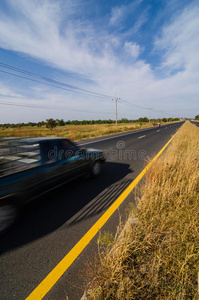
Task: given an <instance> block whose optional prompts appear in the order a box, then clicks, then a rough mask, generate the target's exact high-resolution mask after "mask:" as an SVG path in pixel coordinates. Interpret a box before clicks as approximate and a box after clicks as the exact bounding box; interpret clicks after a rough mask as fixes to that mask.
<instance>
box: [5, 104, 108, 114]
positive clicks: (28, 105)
mask: <svg viewBox="0 0 199 300" xmlns="http://www.w3.org/2000/svg"><path fill="white" fill-rule="evenodd" d="M0 104H1V105H6V106H7V105H8V106H20V107H31V108H42V109H56V110H67V111H76V112H81V113H92V114H93V113H96V114H100V115H101V114H103V115H110V114H111V113H108V112H106V113H105V112H104V113H102V112H99V111H98V112H96V111H95V112H94V111H86V110H76V109H71V108H63V107H60V108H58V107H52V106H51V107H50V106H39V105H32V104H20V103H19V104H18V103H14V102H0Z"/></svg>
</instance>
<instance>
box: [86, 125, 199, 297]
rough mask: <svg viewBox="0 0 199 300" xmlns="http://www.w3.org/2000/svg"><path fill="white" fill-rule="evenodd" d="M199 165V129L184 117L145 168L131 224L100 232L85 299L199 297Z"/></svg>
mask: <svg viewBox="0 0 199 300" xmlns="http://www.w3.org/2000/svg"><path fill="white" fill-rule="evenodd" d="M198 170H199V128H198V127H196V126H194V125H192V124H191V123H190V122H186V123H185V124H184V125H183V126H182V128H181V129H180V131H179V132H178V134H177V135H176V137H175V139H174V140H173V141H172V143H171V144H170V146H169V147H168V148H167V150H166V151H165V152H164V153H163V155H161V157H160V158H159V159H158V160H157V161H156V162H155V163H154V164H153V166H152V167H151V168H150V170H149V171H148V172H147V174H146V178H145V182H144V183H143V184H142V186H141V187H140V189H139V191H136V195H135V198H136V203H137V205H136V207H135V206H133V205H132V208H131V213H130V216H129V219H128V221H127V223H126V224H125V225H124V226H122V225H120V226H119V228H118V232H117V234H116V236H115V237H112V236H111V235H110V234H109V233H107V232H106V233H104V234H101V236H100V238H99V240H98V244H99V256H98V257H97V258H96V261H95V263H93V262H90V264H89V263H88V265H89V267H88V270H89V271H88V274H87V276H88V286H87V289H86V292H85V295H86V297H85V298H86V299H90V300H91V299H92V300H94V299H95V300H102V299H118V300H126V299H129V300H130V299H139V300H140V299H144V300H146V299H165V300H174V299H175V300H176V299H177V300H178V299H179V300H183V299H184V300H185V299H186V300H187V299H199V298H198V289H199V282H198V281H199V172H198ZM132 220H134V221H133V222H132Z"/></svg>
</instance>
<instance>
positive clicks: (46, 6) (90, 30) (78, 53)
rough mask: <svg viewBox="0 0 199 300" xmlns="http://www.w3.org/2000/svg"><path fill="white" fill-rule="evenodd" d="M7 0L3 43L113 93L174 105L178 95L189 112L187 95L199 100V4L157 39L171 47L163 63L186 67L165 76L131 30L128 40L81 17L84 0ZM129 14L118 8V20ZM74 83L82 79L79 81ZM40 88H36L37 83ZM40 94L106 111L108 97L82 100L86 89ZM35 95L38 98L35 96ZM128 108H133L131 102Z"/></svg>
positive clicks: (0, 25) (0, 26)
mask: <svg viewBox="0 0 199 300" xmlns="http://www.w3.org/2000/svg"><path fill="white" fill-rule="evenodd" d="M7 2H8V3H10V4H11V7H12V12H13V13H12V16H6V15H5V14H3V11H1V12H0V46H1V47H2V48H5V49H10V50H13V51H18V52H21V53H23V54H25V55H27V56H30V57H34V58H37V59H40V60H41V61H42V62H45V63H46V64H48V65H49V66H51V67H57V68H59V69H62V70H66V71H69V72H74V73H77V74H78V75H80V76H82V77H83V78H86V79H89V80H91V81H92V83H88V82H89V81H88V82H87V83H86V84H85V83H84V81H83V80H82V82H80V81H79V83H78V84H79V86H81V87H83V88H86V89H90V90H94V91H96V92H99V93H103V94H108V95H110V96H114V95H115V93H116V95H117V96H118V97H121V98H124V99H127V100H129V101H132V102H134V103H139V104H140V105H142V106H146V107H155V108H156V107H157V108H159V106H160V108H161V106H162V108H163V110H164V109H167V108H169V109H172V106H173V103H174V101H176V103H178V108H179V110H180V109H181V110H182V111H183V109H184V113H185V115H186V107H187V106H186V101H185V99H186V97H188V96H189V95H190V94H191V97H192V99H193V101H196V100H195V99H196V95H198V94H199V83H198V78H199V74H198V70H199V62H198V60H199V58H198V49H199V45H198V28H199V23H198V17H197V16H198V15H199V11H198V9H199V7H198V6H196V7H193V6H190V7H189V8H187V9H186V10H185V11H184V12H183V13H182V14H180V15H178V16H176V17H175V19H173V21H172V22H171V23H170V24H169V25H166V26H165V27H164V29H163V31H162V34H161V36H160V37H159V38H158V39H156V43H155V46H156V49H158V50H161V51H162V50H164V52H165V55H164V57H163V63H162V66H161V67H162V69H165V68H166V69H169V71H170V72H172V71H176V69H178V68H182V69H183V71H181V72H180V73H177V74H175V75H170V73H169V75H168V76H167V77H166V78H164V79H159V78H158V77H157V76H155V72H154V71H153V70H152V68H151V65H149V64H147V63H146V62H144V61H141V60H139V55H140V53H141V51H142V48H141V47H140V46H139V45H138V44H137V43H136V42H131V41H130V38H129V36H128V41H123V38H124V35H121V36H120V35H119V34H117V35H115V34H110V33H109V32H108V29H107V30H105V29H102V28H100V27H98V26H96V25H95V24H94V23H92V22H89V20H83V19H82V18H77V16H76V14H77V9H78V5H76V6H73V2H72V0H71V1H69V0H68V1H67V2H64V1H61V2H58V1H57V2H54V1H50V0H44V1H36V0H32V1H26V0H18V1H14V0H7ZM64 3H65V4H64ZM77 3H78V0H77ZM77 3H76V4H77ZM79 3H81V1H80V2H79ZM136 3H137V4H138V3H139V1H137V2H136ZM132 9H133V7H132ZM78 14H79V11H78ZM126 14H127V11H126V7H123V6H122V7H120V8H118V10H117V9H116V8H115V10H112V14H111V18H112V21H111V22H112V24H116V23H117V22H120V21H121V20H123V18H125V16H126ZM144 21H146V15H145V18H143V19H142V21H140V25H139V24H137V29H136V30H139V29H140V26H141V25H142V24H143V22H144ZM107 26H108V24H107ZM104 28H105V26H104ZM124 49H125V51H126V52H128V54H129V55H131V57H132V58H133V59H131V60H130V62H129V60H128V61H127V60H125V59H124V60H123V56H122V55H121V53H123V51H124ZM159 72H162V70H159ZM93 83H95V86H94V85H93ZM71 84H74V85H78V84H77V83H76V82H71ZM83 84H84V86H83ZM0 88H1V87H0ZM34 89H35V93H36V92H37V88H36V87H34ZM8 90H10V89H9V86H8ZM13 94H17V93H16V92H13ZM39 94H40V95H41V98H43V100H44V101H43V102H41V103H48V101H49V103H50V104H53V103H54V104H55V103H62V99H65V102H66V103H65V104H66V105H69V107H74V108H79V109H80V110H81V109H82V110H88V108H91V107H92V105H93V106H94V107H95V108H94V109H92V110H94V111H96V110H99V111H101V110H102V104H101V103H104V102H102V101H104V100H101V101H99V100H97V101H95V99H92V97H90V98H88V97H87V98H86V97H84V98H83V100H79V99H82V98H81V95H78V97H77V94H69V93H68V94H66V93H65V94H63V93H59V90H57V92H55V90H54V91H53V92H52V90H50V88H49V90H48V91H45V89H44V91H43V92H42V91H41V92H39ZM161 99H162V100H161ZM180 99H182V102H180ZM28 101H31V99H29V100H28ZM32 101H33V102H34V97H33V98H32ZM31 103H32V102H31ZM92 103H94V104H92ZM181 103H183V106H182V105H181ZM194 103H195V102H194ZM63 104H64V103H63ZM122 109H123V111H124V112H125V111H127V107H125V106H124V107H123V108H121V110H122ZM109 111H110V112H112V111H113V108H112V102H110V104H108V102H107V104H106V112H109ZM127 112H129V111H127ZM129 113H130V112H129ZM134 113H135V109H133V108H132V114H134ZM46 114H47V113H46ZM143 114H146V112H143ZM35 115H36V113H35ZM113 117H114V114H113ZM67 118H68V119H69V118H71V114H70V113H69V114H68V115H66V116H65V117H64V119H67ZM132 118H133V115H132Z"/></svg>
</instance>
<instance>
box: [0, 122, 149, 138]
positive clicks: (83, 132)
mask: <svg viewBox="0 0 199 300" xmlns="http://www.w3.org/2000/svg"><path fill="white" fill-rule="evenodd" d="M152 126H153V124H152V123H143V125H142V126H141V125H140V123H136V122H135V123H124V124H122V123H121V124H118V126H116V125H115V124H100V125H97V124H93V125H65V126H57V127H55V128H54V129H53V130H50V129H48V128H46V126H42V127H37V126H34V127H31V126H24V127H21V128H6V129H3V128H2V127H1V128H0V137H26V136H29V137H46V136H47V137H48V136H51V137H65V138H69V139H72V140H74V141H78V140H82V139H87V138H92V137H99V136H103V135H109V134H114V133H119V132H125V131H131V130H136V129H140V128H147V127H152Z"/></svg>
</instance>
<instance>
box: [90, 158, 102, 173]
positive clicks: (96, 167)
mask: <svg viewBox="0 0 199 300" xmlns="http://www.w3.org/2000/svg"><path fill="white" fill-rule="evenodd" d="M101 170H102V163H101V162H100V161H99V160H96V161H95V162H94V163H93V164H92V167H91V172H90V173H91V176H92V177H98V176H99V175H100V173H101Z"/></svg>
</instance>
